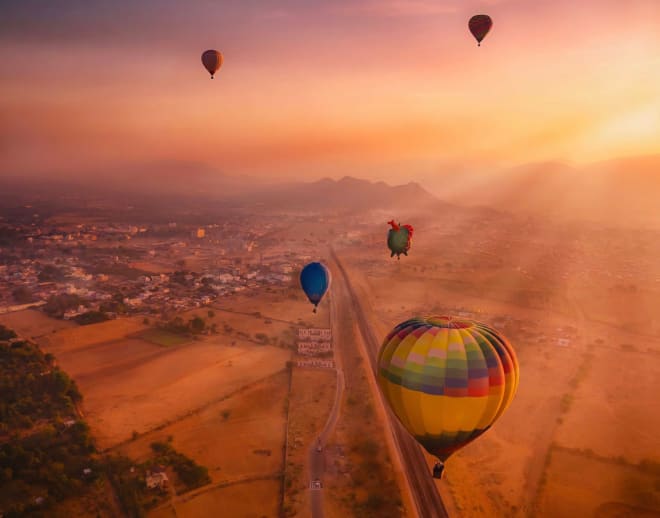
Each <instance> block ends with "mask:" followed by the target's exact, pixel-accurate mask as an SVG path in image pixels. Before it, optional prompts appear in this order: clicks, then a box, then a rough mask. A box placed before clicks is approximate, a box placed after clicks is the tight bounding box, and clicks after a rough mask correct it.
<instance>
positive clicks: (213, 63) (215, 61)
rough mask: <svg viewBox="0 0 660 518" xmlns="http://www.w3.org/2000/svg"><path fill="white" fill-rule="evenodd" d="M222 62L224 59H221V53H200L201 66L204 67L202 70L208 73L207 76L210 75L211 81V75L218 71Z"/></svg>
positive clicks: (210, 51)
mask: <svg viewBox="0 0 660 518" xmlns="http://www.w3.org/2000/svg"><path fill="white" fill-rule="evenodd" d="M223 61H224V58H223V57H222V53H220V52H218V51H217V50H205V51H204V52H203V53H202V65H204V68H205V69H206V70H208V71H209V74H211V79H213V75H214V74H215V73H216V72H217V71H218V70H220V67H221V66H222V63H223Z"/></svg>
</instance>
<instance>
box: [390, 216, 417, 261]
mask: <svg viewBox="0 0 660 518" xmlns="http://www.w3.org/2000/svg"><path fill="white" fill-rule="evenodd" d="M387 223H388V225H391V226H392V228H391V229H390V230H389V231H388V232H387V247H388V248H389V249H390V252H391V254H390V257H394V254H396V258H397V259H399V260H400V259H401V254H403V255H408V250H410V245H411V244H412V236H413V228H412V226H411V225H401V223H399V224H397V223H395V222H394V220H391V221H388V222H387Z"/></svg>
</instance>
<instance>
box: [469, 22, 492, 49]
mask: <svg viewBox="0 0 660 518" xmlns="http://www.w3.org/2000/svg"><path fill="white" fill-rule="evenodd" d="M492 26H493V20H491V19H490V16H488V15H487V14H475V15H474V16H473V17H472V18H470V21H469V23H468V27H469V28H470V32H471V33H472V36H474V37H475V39H476V40H477V46H479V47H481V40H483V39H484V38H485V37H486V34H488V31H490V29H491V27H492Z"/></svg>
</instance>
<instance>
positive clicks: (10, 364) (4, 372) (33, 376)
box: [0, 328, 82, 437]
mask: <svg viewBox="0 0 660 518" xmlns="http://www.w3.org/2000/svg"><path fill="white" fill-rule="evenodd" d="M5 329H6V328H5ZM12 333H13V332H12ZM7 334H9V333H7ZM14 336H15V334H14ZM81 400H82V396H81V394H80V392H79V391H78V387H77V386H76V384H75V382H74V381H73V380H72V379H71V378H69V376H67V374H66V373H65V372H63V371H61V370H60V369H58V368H57V367H52V366H51V362H49V361H48V360H47V359H46V357H45V355H44V354H43V353H42V352H41V350H40V349H39V348H38V347H37V346H36V345H33V344H31V343H29V342H25V341H16V342H14V343H13V344H12V345H11V347H7V346H0V437H1V436H2V435H3V434H6V433H10V432H11V431H15V430H16V429H19V428H22V429H29V428H31V427H32V424H33V423H34V422H37V421H43V420H53V419H55V418H59V417H61V416H70V415H73V413H74V412H75V404H76V403H78V402H80V401H81Z"/></svg>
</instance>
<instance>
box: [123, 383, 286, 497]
mask: <svg viewBox="0 0 660 518" xmlns="http://www.w3.org/2000/svg"><path fill="white" fill-rule="evenodd" d="M288 379H289V376H288V372H286V371H284V372H279V373H276V374H274V375H273V376H271V377H269V378H267V379H265V380H263V381H258V382H256V383H254V384H251V385H249V386H246V387H245V388H243V389H241V390H240V391H239V392H238V393H236V394H235V395H233V396H230V397H228V398H227V399H224V400H222V401H220V402H218V403H213V404H211V405H209V406H207V407H205V408H204V409H202V410H200V411H199V412H196V413H194V414H193V415H190V416H188V417H184V418H182V419H180V420H178V421H176V422H174V423H172V424H171V425H169V426H165V427H163V428H162V429H159V430H156V431H153V432H151V433H147V434H145V435H142V436H140V437H139V438H137V439H136V440H134V441H130V442H128V443H126V444H124V445H123V446H121V447H120V451H121V453H123V454H124V455H126V456H128V457H130V458H132V459H136V460H138V461H143V460H146V459H147V458H149V457H150V456H151V449H150V446H149V445H150V444H151V443H152V442H155V441H159V442H165V441H167V440H168V438H169V437H171V438H172V446H173V447H174V448H175V449H176V450H177V451H180V452H181V453H183V454H184V455H186V456H188V457H190V458H192V459H193V460H195V461H196V462H197V463H199V464H201V465H203V466H205V467H206V468H208V470H209V475H210V477H211V480H212V483H214V484H215V483H220V482H224V483H227V482H231V481H235V480H236V479H238V478H241V477H258V476H264V475H274V474H277V473H280V472H281V471H282V462H283V453H282V452H283V447H284V436H285V427H286V415H285V403H286V397H287V394H288V390H289V383H288Z"/></svg>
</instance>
